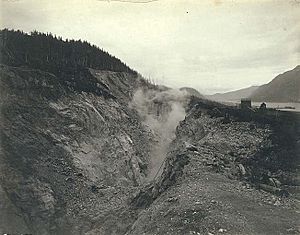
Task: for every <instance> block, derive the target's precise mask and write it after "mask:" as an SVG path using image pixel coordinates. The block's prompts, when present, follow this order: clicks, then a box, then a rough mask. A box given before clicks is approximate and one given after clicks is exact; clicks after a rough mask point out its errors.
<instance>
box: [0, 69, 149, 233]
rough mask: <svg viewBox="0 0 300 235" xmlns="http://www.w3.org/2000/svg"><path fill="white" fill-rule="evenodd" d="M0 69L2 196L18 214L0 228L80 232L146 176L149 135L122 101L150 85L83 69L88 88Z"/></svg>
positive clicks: (28, 71)
mask: <svg viewBox="0 0 300 235" xmlns="http://www.w3.org/2000/svg"><path fill="white" fill-rule="evenodd" d="M0 69H1V123H0V125H1V126H0V129H1V151H0V152H1V158H0V167H1V171H0V172H1V173H0V182H1V186H2V187H1V188H2V189H3V191H4V192H5V195H4V194H3V193H1V195H4V196H5V197H4V196H3V200H4V199H5V201H7V200H9V201H10V203H12V205H14V206H13V208H15V209H16V214H17V215H16V220H15V221H16V224H13V226H12V225H11V224H10V225H7V226H4V227H1V228H0V232H2V233H7V232H9V233H24V232H30V233H33V234H83V233H84V232H86V231H88V230H90V228H91V227H92V225H93V223H95V221H102V218H105V216H106V215H107V214H110V213H111V212H112V211H114V210H115V209H116V208H119V207H120V206H121V205H124V204H126V200H127V198H128V195H129V194H131V192H132V191H135V187H137V186H138V185H140V184H141V183H142V182H143V181H144V180H145V178H146V171H147V165H148V162H149V159H150V156H149V154H148V153H149V152H150V148H151V147H152V144H153V135H152V133H151V132H149V131H148V130H147V129H145V128H144V125H143V124H142V123H141V122H140V118H139V116H138V114H137V112H136V111H135V110H133V109H132V108H130V107H129V106H128V102H129V100H130V99H131V97H132V96H133V93H134V91H135V89H137V87H139V86H150V85H149V84H147V83H145V81H144V80H142V79H140V78H137V77H133V76H132V75H131V74H127V73H117V72H105V71H96V70H90V74H89V76H93V77H94V80H96V81H97V84H96V85H97V90H98V91H99V92H98V93H95V92H93V91H91V92H88V91H86V89H83V90H82V91H80V84H81V83H78V84H77V85H76V86H77V88H76V89H74V84H76V82H77V81H76V80H74V81H73V83H74V84H73V85H70V86H68V84H66V83H65V82H63V81H61V80H60V79H59V78H58V77H56V76H55V75H53V74H50V73H46V72H42V71H40V70H35V69H29V68H14V67H9V66H4V65H1V68H0ZM78 76H80V74H79V75H78ZM82 76H83V75H82ZM84 76H85V75H84ZM82 80H84V78H82V79H81V80H80V81H82ZM1 199H2V196H1ZM5 211H7V210H1V211H0V213H1V217H3V216H6V215H5V214H3V213H6V212H5ZM11 216H12V215H10V217H11ZM19 217H20V218H19ZM18 221H19V224H17V222H18ZM24 221H25V222H24ZM24 223H25V225H26V226H25V225H24ZM24 226H25V227H27V228H26V229H27V230H26V231H24ZM11 229H13V230H11Z"/></svg>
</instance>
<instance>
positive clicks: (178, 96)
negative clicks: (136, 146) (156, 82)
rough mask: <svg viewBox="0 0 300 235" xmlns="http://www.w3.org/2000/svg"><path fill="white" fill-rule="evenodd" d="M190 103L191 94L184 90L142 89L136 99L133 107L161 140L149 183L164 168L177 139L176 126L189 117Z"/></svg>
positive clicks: (151, 165) (152, 165)
mask: <svg viewBox="0 0 300 235" xmlns="http://www.w3.org/2000/svg"><path fill="white" fill-rule="evenodd" d="M186 102H187V92H186V91H184V90H183V91H180V90H175V89H169V90H163V91H160V90H138V91H136V93H135V94H134V96H133V100H132V103H131V105H132V107H134V108H135V109H136V110H137V111H138V113H139V115H140V117H141V118H142V121H143V123H144V125H146V126H147V127H148V128H149V129H150V130H151V131H152V132H153V133H154V135H156V137H157V140H158V143H157V144H156V145H155V146H154V147H153V149H152V152H151V161H150V165H149V172H148V179H149V180H153V178H154V177H155V176H156V175H158V174H159V173H160V172H161V170H162V169H163V162H164V159H165V157H166V154H167V151H168V146H169V144H170V143H171V141H172V140H173V139H174V138H175V130H176V127H177V126H178V124H179V122H180V121H181V120H183V119H184V118H185V115H186V113H185V108H184V105H185V103H186Z"/></svg>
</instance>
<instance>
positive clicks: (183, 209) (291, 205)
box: [127, 100, 300, 234]
mask: <svg viewBox="0 0 300 235" xmlns="http://www.w3.org/2000/svg"><path fill="white" fill-rule="evenodd" d="M235 112H239V111H235V110H234V111H232V112H231V111H228V109H227V108H226V107H224V106H219V105H218V104H216V103H210V102H207V101H203V100H202V101H200V100H199V102H194V103H193V102H192V103H191V108H190V110H189V112H188V114H187V117H186V118H185V120H184V121H182V122H181V123H180V125H179V126H178V128H177V131H176V139H175V140H174V141H173V142H172V144H171V147H170V149H171V151H170V153H169V154H170V155H168V158H167V161H168V162H169V163H170V164H167V165H166V166H165V169H164V171H163V173H162V175H161V177H160V178H159V179H158V180H157V181H156V182H155V183H154V184H152V185H148V186H147V187H145V188H143V189H142V190H141V191H140V193H139V194H138V195H137V196H136V197H135V198H134V199H133V201H132V204H133V205H134V206H135V207H137V208H146V209H144V210H143V209H139V216H138V219H137V220H136V222H135V223H134V224H133V226H132V227H131V229H130V230H129V231H128V233H127V234H298V233H300V227H299V226H300V224H299V222H298V221H299V213H300V205H299V201H298V199H297V194H296V193H294V192H293V191H291V190H288V188H289V187H291V181H290V180H289V181H284V180H283V178H284V177H283V176H289V177H290V178H293V176H294V177H296V176H297V173H296V172H297V167H288V166H290V165H291V163H289V164H282V161H283V160H284V159H282V158H284V157H285V156H289V159H290V160H292V159H294V160H295V159H297V155H296V156H295V155H283V153H285V154H286V153H287V152H288V153H290V154H293V153H294V154H297V153H299V152H297V151H298V150H297V143H299V142H297V141H296V142H293V144H292V143H289V145H286V144H285V143H283V142H280V141H278V139H277V138H278V137H280V139H284V135H287V133H289V132H285V131H282V128H279V126H281V127H282V125H279V126H278V125H277V124H276V123H277V121H279V123H280V122H281V120H282V119H277V120H274V119H273V118H270V117H266V116H264V117H263V119H264V122H262V121H261V120H258V119H252V120H249V119H248V120H246V119H244V117H247V118H248V117H249V115H244V114H237V113H235ZM257 118H258V116H257ZM268 118H270V119H268ZM270 121H271V122H272V123H271V122H270ZM290 121H291V122H292V123H293V122H295V123H297V120H296V119H293V118H292V120H290ZM285 123H286V121H285ZM290 125H293V124H291V123H289V124H288V126H290ZM278 128H279V129H278ZM280 130H281V131H280ZM279 134H280V135H282V136H280V135H279ZM294 134H295V133H294ZM286 138H288V135H287V137H286ZM298 140H299V139H298ZM276 149H277V152H275V150H276ZM271 152H272V154H270V153H271ZM263 153H265V154H263ZM258 158H259V159H258ZM270 159H271V161H274V162H273V163H272V164H270ZM258 162H259V163H260V164H257V163H258ZM296 162H297V161H295V162H294V165H295V163H296ZM178 166H180V167H178ZM172 170H173V171H172ZM258 172H259V173H258ZM278 172H281V174H280V175H279V174H278ZM293 179H294V181H293V182H294V183H295V178H293ZM166 182H167V183H166ZM276 183H277V185H274V184H276ZM149 201H150V203H149Z"/></svg>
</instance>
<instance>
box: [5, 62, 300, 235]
mask: <svg viewBox="0 0 300 235" xmlns="http://www.w3.org/2000/svg"><path fill="white" fill-rule="evenodd" d="M0 71H1V87H0V88H1V100H0V102H1V103H0V105H1V122H0V125H1V126H0V130H1V145H0V147H1V151H0V154H1V155H0V183H1V187H0V199H1V203H0V209H1V210H0V219H1V221H0V232H2V233H7V232H9V233H32V234H86V235H94V234H209V233H210V234H219V233H228V234H276V233H281V234H285V233H292V232H295V231H296V232H297V231H298V230H297V229H298V227H297V226H298V225H297V218H298V214H299V210H300V208H299V203H297V200H295V197H294V196H297V195H298V197H299V190H298V188H299V180H298V179H299V178H297V177H298V175H299V174H298V173H299V171H298V168H297V167H294V168H293V167H292V165H295V166H297V163H298V162H299V161H298V160H299V158H297V154H298V153H299V143H300V141H299V135H297V133H296V132H295V133H294V129H295V127H296V125H297V123H296V122H294V119H292V120H290V119H286V120H290V121H291V122H290V123H289V122H287V121H286V120H284V121H283V122H278V121H277V119H276V123H275V124H274V123H273V124H274V125H273V124H272V119H270V120H267V119H266V118H267V115H265V114H263V115H259V114H258V116H257V117H254V116H253V117H252V115H250V114H249V113H243V112H241V111H240V110H235V109H232V108H228V107H226V106H223V105H221V104H218V103H213V102H209V101H205V100H203V99H199V98H192V99H191V100H190V96H189V95H187V94H186V92H185V91H180V90H172V89H168V88H166V87H158V86H154V85H151V84H149V83H147V82H146V81H145V80H143V79H142V78H140V77H138V76H133V75H131V74H128V73H120V72H110V71H99V70H93V69H87V70H84V71H82V72H81V73H80V74H77V75H76V78H74V79H71V78H70V79H68V80H67V81H63V80H61V79H59V78H58V77H56V76H54V75H53V74H50V73H46V72H43V71H40V70H34V69H29V68H22V67H19V68H15V67H9V66H5V65H1V66H0ZM86 79H87V80H86ZM85 81H92V82H91V83H87V84H85ZM82 86H83V87H82ZM81 88H82V89H81ZM261 119H263V120H261ZM265 119H266V120H265ZM270 123H271V124H272V125H273V127H271V124H270ZM286 123H288V124H287V125H286V126H285V124H286ZM285 127H287V131H284V130H283V129H286V128H285ZM289 128H290V131H289ZM298 131H299V129H298ZM290 133H292V135H291V134H290ZM288 136H290V137H291V136H295V138H290V137H289V138H287V137H288ZM283 140H285V142H287V143H283V142H282V141H283ZM285 157H288V159H289V161H290V162H286V161H285V159H286V158H285ZM284 162H286V164H284ZM289 189H291V190H289ZM272 190H273V191H272ZM293 190H294V191H293ZM293 192H296V193H294V194H293ZM297 193H298V194H297ZM289 194H291V197H287V196H289ZM270 211H271V213H270ZM262 218H263V219H262ZM285 218H288V219H287V220H286V219H285Z"/></svg>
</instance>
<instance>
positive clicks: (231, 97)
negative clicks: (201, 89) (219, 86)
mask: <svg viewBox="0 0 300 235" xmlns="http://www.w3.org/2000/svg"><path fill="white" fill-rule="evenodd" d="M257 88H258V86H251V87H248V88H244V89H239V90H236V91H230V92H226V93H216V94H214V95H206V98H207V99H210V100H215V101H240V100H241V98H247V97H249V96H251V94H252V93H253V92H254V91H256V89H257Z"/></svg>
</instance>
